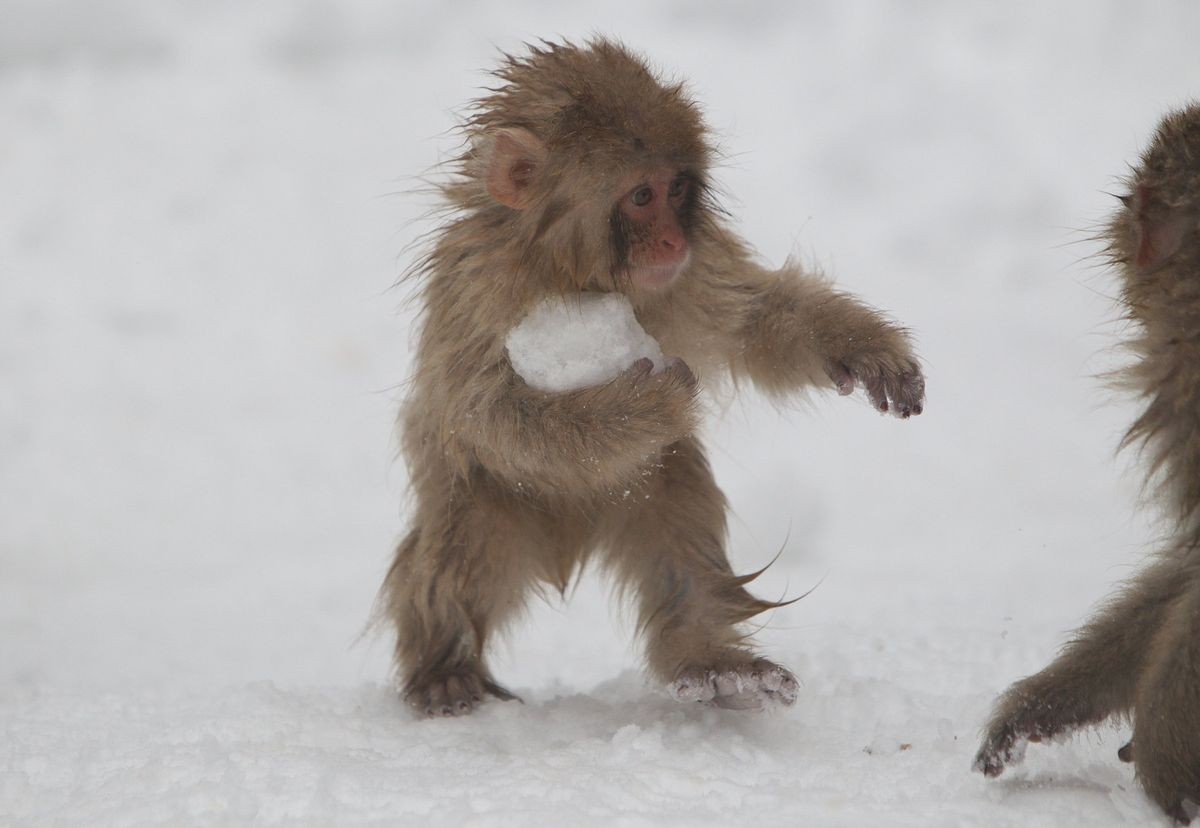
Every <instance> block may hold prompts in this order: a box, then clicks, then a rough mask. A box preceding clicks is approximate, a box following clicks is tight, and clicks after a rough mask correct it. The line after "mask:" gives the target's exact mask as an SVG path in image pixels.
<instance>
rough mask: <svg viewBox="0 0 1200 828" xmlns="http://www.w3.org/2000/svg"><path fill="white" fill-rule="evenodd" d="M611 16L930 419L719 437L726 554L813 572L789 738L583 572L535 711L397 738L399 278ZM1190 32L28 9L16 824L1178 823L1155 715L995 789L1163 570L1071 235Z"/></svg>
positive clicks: (1188, 46) (942, 19)
mask: <svg viewBox="0 0 1200 828" xmlns="http://www.w3.org/2000/svg"><path fill="white" fill-rule="evenodd" d="M593 31H600V32H608V33H611V34H614V35H618V36H621V37H623V38H624V39H625V40H626V41H627V42H628V43H629V44H630V45H631V46H633V47H635V48H638V49H641V50H643V51H645V52H647V53H649V54H650V55H651V56H652V58H653V60H654V62H655V63H656V64H657V65H658V66H660V67H663V68H664V69H665V70H666V71H667V72H668V73H670V74H672V75H674V76H678V77H686V78H689V79H690V81H691V84H692V87H693V89H694V91H695V92H696V94H697V96H698V97H699V98H700V99H701V100H702V101H703V103H704V109H705V112H706V113H707V117H708V118H709V120H710V121H711V123H712V125H713V127H714V128H715V130H716V131H717V133H718V136H719V140H720V142H721V145H722V148H723V149H724V153H725V154H724V157H725V161H724V162H723V163H722V166H721V168H720V169H719V170H718V171H717V177H718V179H719V183H720V184H721V187H722V190H723V191H725V192H728V193H730V194H731V195H730V196H728V197H727V198H725V205H726V207H727V208H728V209H729V210H730V211H731V213H732V214H733V215H734V217H735V226H736V227H737V229H738V230H739V231H740V232H742V233H744V234H745V235H746V236H747V238H748V239H749V240H750V241H751V242H752V243H754V244H755V246H756V247H757V248H758V249H759V251H760V252H761V254H762V256H763V258H764V259H765V260H767V261H770V262H773V263H781V262H783V261H784V260H785V259H786V258H787V257H788V256H789V255H790V254H792V253H797V254H799V256H800V257H801V258H802V259H805V260H808V261H812V262H814V263H816V264H819V265H820V266H822V267H823V268H824V269H825V270H827V271H828V272H830V273H831V274H832V275H834V276H835V277H836V278H837V280H838V282H839V283H840V284H841V285H842V286H843V287H845V288H847V289H849V290H852V291H854V292H856V293H858V294H860V295H862V296H863V297H865V298H866V299H867V300H869V301H871V302H873V303H875V304H877V305H879V306H881V307H883V308H886V309H888V310H889V311H890V312H892V313H893V314H894V315H895V316H896V317H897V318H898V319H899V320H901V321H902V322H903V323H904V324H906V325H909V326H911V327H912V328H913V329H914V330H915V331H916V332H917V333H918V336H919V342H920V348H921V352H922V354H923V356H924V357H925V358H926V360H927V361H928V366H929V372H928V373H929V401H928V405H927V406H926V409H925V413H924V414H923V415H922V416H921V417H919V418H915V419H913V420H910V421H906V422H901V421H898V420H891V419H888V418H883V417H879V416H877V415H876V414H875V413H874V412H872V411H871V410H870V408H869V406H867V405H866V404H865V403H864V402H863V401H862V400H861V399H845V398H838V397H837V396H836V394H834V393H832V392H830V393H829V394H826V395H823V396H820V397H818V398H816V400H815V402H814V403H813V404H811V405H808V406H806V410H804V411H800V410H791V409H787V410H783V411H779V410H777V409H776V408H774V407H772V406H771V405H770V404H767V403H764V402H763V401H762V400H761V399H760V398H759V397H757V396H755V395H754V394H752V393H750V392H748V391H744V392H742V393H741V394H740V396H739V397H738V402H736V403H735V404H733V405H731V406H729V407H728V410H727V411H725V412H723V413H722V414H721V415H720V416H714V417H713V419H712V420H711V421H710V423H709V424H708V426H707V428H706V439H707V442H708V445H709V446H710V448H711V451H710V454H711V461H712V464H713V467H714V470H715V473H716V475H717V478H718V479H719V480H720V481H721V484H722V486H723V488H724V489H725V491H726V494H727V495H728V497H729V499H730V502H731V504H732V509H733V517H732V519H731V541H730V556H731V558H732V561H733V565H734V566H735V567H736V568H737V569H738V570H739V571H743V572H745V571H751V570H753V569H757V568H758V567H760V566H762V565H763V564H765V563H766V562H767V561H769V560H770V559H771V558H772V557H773V556H774V555H775V554H776V553H777V552H780V557H779V560H778V561H777V562H776V563H775V564H774V565H773V566H772V567H771V568H770V569H768V570H767V572H766V573H765V574H764V575H763V576H762V577H761V578H760V579H759V580H758V582H757V583H756V585H755V589H756V590H758V592H759V593H760V594H762V595H765V596H768V597H772V598H774V597H778V596H783V595H789V596H790V595H796V594H799V593H801V592H803V591H805V590H807V589H810V588H812V587H816V588H815V589H814V590H813V592H812V593H811V594H810V595H809V596H808V597H806V598H804V600H802V601H799V602H797V603H796V604H794V605H792V606H789V607H786V608H783V609H781V610H779V611H777V612H774V613H771V614H770V615H769V616H767V617H765V618H764V619H762V620H763V621H764V623H765V628H764V629H763V630H762V631H761V632H760V633H759V635H758V638H759V640H760V641H761V642H762V644H763V647H764V650H765V651H766V653H767V654H768V655H769V656H771V657H773V658H775V659H777V660H779V661H780V662H782V663H784V664H786V665H788V666H789V667H791V668H792V669H793V670H795V672H796V674H797V676H798V677H799V679H800V681H801V687H800V693H799V697H798V699H797V701H796V703H795V705H793V706H792V707H790V708H788V709H787V710H785V711H781V712H779V713H777V714H775V715H770V716H755V715H746V714H739V713H733V712H725V711H713V710H705V709H703V708H701V707H699V706H682V707H681V706H679V705H678V704H676V703H675V702H673V701H672V700H671V699H670V698H668V697H667V695H666V693H665V691H664V690H663V689H662V688H659V687H654V686H651V685H649V684H647V683H646V682H645V681H644V680H643V678H642V676H641V675H640V673H639V672H638V671H637V667H636V665H637V663H638V660H637V659H638V654H637V649H636V648H635V647H634V646H632V645H631V643H630V642H631V640H632V637H633V630H632V624H631V623H629V621H628V617H627V615H626V614H625V613H622V612H619V611H618V610H616V609H614V608H613V607H612V606H611V603H610V601H609V600H608V596H607V594H606V588H605V586H604V584H603V582H602V581H601V579H599V578H598V577H596V575H595V574H594V573H591V572H589V573H588V574H586V575H585V577H584V579H583V580H582V582H581V584H580V585H579V588H578V589H577V590H576V591H575V592H574V593H573V594H572V595H571V596H570V600H569V601H568V602H560V601H553V602H551V603H549V604H545V603H541V602H535V603H534V604H533V605H532V607H531V609H530V611H529V612H528V614H527V616H526V617H525V618H524V619H523V620H522V621H521V622H520V623H518V624H516V625H514V628H513V630H512V631H511V635H510V636H509V637H508V639H507V640H506V642H502V643H501V644H500V645H499V646H498V647H497V651H496V658H495V662H494V668H495V671H496V674H497V676H498V678H500V679H501V680H502V681H503V682H504V683H505V684H506V685H508V686H510V687H512V688H513V689H514V690H516V691H517V692H519V693H520V694H521V695H522V697H523V698H524V699H525V703H524V704H523V705H518V704H509V705H500V704H496V705H491V706H488V707H486V708H485V709H484V710H482V711H481V712H480V713H479V714H478V715H475V716H473V717H470V718H468V719H465V720H454V721H430V722H426V721H416V720H413V719H412V718H410V717H409V715H408V713H407V712H406V711H405V710H404V709H403V707H402V706H401V705H400V704H399V703H398V702H397V701H396V700H395V698H394V697H393V695H392V694H391V692H390V691H389V689H388V688H387V685H386V682H387V675H388V653H387V650H388V644H387V642H386V640H379V639H375V638H367V639H364V640H361V641H360V640H359V634H360V632H361V631H362V629H363V626H364V624H365V622H366V620H367V616H368V611H369V608H370V606H371V602H372V600H373V598H374V594H375V590H376V588H377V586H378V584H379V582H380V580H381V579H382V576H383V574H384V571H385V569H386V567H387V565H388V559H389V555H390V548H391V546H392V544H393V543H394V541H395V539H396V538H397V537H399V536H400V535H401V533H402V532H403V531H404V526H405V524H404V509H405V508H406V499H405V492H406V481H405V472H404V469H403V466H402V464H399V463H396V462H394V457H395V450H394V449H395V445H394V438H393V432H392V429H393V422H394V418H395V412H396V406H397V403H398V400H399V398H400V397H402V396H403V393H404V383H405V380H406V378H407V376H408V373H409V370H410V368H411V362H410V342H411V340H412V328H411V321H412V318H413V314H414V313H415V309H414V308H413V307H412V305H411V304H406V303H405V302H404V299H405V295H404V293H403V291H393V290H390V289H389V288H390V286H391V285H392V284H393V282H394V281H395V280H396V277H397V274H398V273H399V272H400V271H401V270H402V268H403V267H404V265H405V264H406V263H407V262H408V261H409V260H410V256H411V255H412V254H411V253H407V252H402V251H405V250H406V249H407V248H408V245H409V243H411V242H412V241H413V240H414V239H416V238H417V237H418V236H419V235H420V234H421V233H423V232H426V231H428V230H429V229H430V228H431V226H432V224H431V223H430V222H429V221H426V220H424V219H423V218H422V216H423V215H424V214H425V213H426V211H428V210H429V208H430V207H432V206H433V204H432V202H431V201H430V200H429V199H428V198H427V197H425V196H423V195H421V194H420V192H419V191H420V190H421V188H422V184H421V181H420V176H421V175H422V174H423V173H424V172H425V171H426V169H427V168H428V167H429V166H431V165H432V164H434V163H436V162H437V161H438V160H439V159H441V158H447V157H450V156H451V155H452V154H453V152H454V151H455V147H454V145H453V139H452V138H449V137H447V136H446V135H445V134H444V133H445V131H446V130H447V129H448V128H449V127H450V126H451V125H452V123H453V119H452V115H451V112H452V111H453V109H454V108H455V107H458V106H460V105H461V104H462V103H463V102H465V101H466V100H468V99H469V98H471V97H472V96H474V95H476V94H478V90H479V88H480V87H481V86H485V85H487V83H488V79H487V78H486V76H484V75H483V74H482V73H481V70H482V69H483V68H485V67H487V66H490V65H492V63H493V61H494V59H495V55H496V50H497V49H505V50H509V51H512V50H518V49H519V48H520V43H521V41H523V40H530V39H533V38H536V37H539V36H555V35H559V34H561V35H568V36H572V37H582V36H585V35H587V34H588V33H590V32H593ZM1196 31H1200V5H1197V4H1186V3H1172V2H1163V3H1139V4H1129V3H1123V2H1119V1H1118V0H1107V1H1106V2H1101V1H1100V0H1072V1H1068V2H1061V3H1053V4H1051V3H1044V2H1034V0H1018V1H1017V2H1013V3H1005V4H975V3H959V2H953V0H945V2H939V0H931V2H926V3H921V4H909V3H906V4H892V3H884V2H873V0H866V2H856V3H840V2H833V1H832V0H831V1H830V2H812V3H771V2H767V3H760V4H750V5H746V4H727V5H723V4H713V3H695V4H680V3H674V2H662V3H646V2H641V1H640V0H639V2H632V0H630V2H620V1H619V0H613V2H610V3H605V4H603V6H601V7H596V6H592V7H585V6H574V5H572V4H563V3H552V2H549V0H510V2H507V3H503V4H446V3H435V2H429V0H409V2H405V3H394V2H386V0H345V1H344V2H334V0H306V2H304V3H292V2H286V1H285V0H265V1H264V2H261V3H253V4H245V3H164V2H158V0H95V2H88V3H84V2H75V0H10V2H8V3H5V4H3V5H2V6H0V124H3V128H2V129H0V824H2V825H57V824H65V825H94V824H109V823H112V824H183V823H213V824H241V823H247V822H252V821H254V822H258V823H263V824H272V823H281V822H287V823H298V824H307V825H330V824H338V825H353V824H362V823H364V822H369V821H377V822H386V823H397V824H412V825H422V826H424V825H472V826H504V825H518V824H520V825H526V824H564V823H569V824H571V825H578V826H591V825H596V826H599V825H627V826H640V825H646V826H651V825H654V826H658V825H703V824H708V825H729V824H737V825H743V824H753V825H764V826H770V825H780V826H784V825H786V826H793V825H797V824H812V825H862V824H887V825H913V826H931V825H932V826H939V825H945V826H959V825H987V826H995V825H999V826H1004V825H1009V826H1055V827H1056V828H1057V826H1064V825H1131V824H1153V825H1159V824H1165V821H1164V820H1163V819H1162V818H1161V817H1160V815H1159V814H1158V813H1157V812H1156V810H1155V809H1154V807H1153V806H1152V805H1151V803H1150V802H1149V801H1148V800H1147V799H1146V798H1145V797H1144V796H1143V794H1142V793H1141V792H1140V790H1139V789H1138V787H1137V785H1136V783H1135V782H1134V779H1133V770H1132V768H1130V767H1129V766H1127V765H1124V764H1122V763H1120V762H1119V761H1117V759H1116V751H1117V749H1118V747H1119V746H1120V745H1121V744H1122V743H1123V742H1122V739H1123V738H1124V736H1125V735H1126V734H1127V733H1128V730H1127V728H1117V729H1112V728H1102V729H1100V730H1097V731H1093V732H1090V733H1088V734H1084V735H1082V736H1080V737H1078V738H1074V739H1071V740H1069V741H1067V742H1066V743H1065V744H1061V745H1048V746H1047V745H1033V746H1031V747H1030V749H1029V751H1028V755H1027V758H1026V761H1025V764H1024V765H1023V766H1022V767H1020V768H1019V769H1016V770H1015V771H1013V772H1011V773H1010V774H1006V775H1005V776H1004V777H1002V778H1001V779H999V780H997V781H988V780H985V779H984V778H983V777H982V776H980V775H978V774H975V773H972V772H971V771H970V764H971V758H972V756H973V754H974V751H975V748H976V746H977V739H978V731H979V727H980V725H981V723H982V721H983V719H984V717H985V716H986V714H987V711H988V708H989V706H990V704H991V702H992V700H993V698H994V697H995V695H996V694H997V693H998V692H999V691H1001V690H1002V689H1003V688H1004V687H1005V686H1006V685H1007V684H1008V683H1009V682H1011V681H1012V680H1013V679H1015V678H1017V677H1019V676H1022V675H1025V674H1027V673H1029V672H1032V671H1034V670H1036V669H1038V668H1040V667H1041V666H1042V665H1044V664H1045V663H1046V661H1047V660H1048V659H1049V658H1051V657H1052V655H1053V654H1054V652H1055V651H1056V649H1057V647H1058V646H1059V645H1060V644H1061V643H1062V642H1063V641H1064V640H1065V637H1066V635H1067V633H1068V631H1069V630H1070V629H1071V628H1072V627H1073V626H1075V625H1076V624H1078V623H1079V622H1080V621H1081V620H1082V619H1083V618H1084V617H1085V615H1086V613H1087V612H1088V610H1089V608H1090V607H1092V606H1094V605H1095V603H1096V602H1097V601H1099V600H1100V599H1101V598H1102V597H1103V596H1104V595H1105V594H1106V593H1107V592H1108V591H1109V590H1110V588H1111V587H1112V585H1113V584H1114V583H1115V582H1117V581H1118V580H1120V579H1121V578H1123V577H1126V576H1127V575H1129V574H1130V572H1132V571H1133V568H1134V567H1135V566H1136V565H1137V564H1138V563H1139V562H1140V561H1141V560H1142V558H1143V556H1144V554H1145V553H1146V552H1147V551H1148V550H1149V549H1150V548H1151V547H1150V545H1149V544H1150V540H1151V539H1152V538H1153V537H1154V531H1155V527H1153V526H1150V525H1148V521H1147V519H1146V517H1145V516H1144V515H1143V514H1142V513H1140V512H1138V511H1137V510H1136V508H1135V502H1136V498H1137V495H1138V487H1137V477H1136V475H1134V476H1130V475H1127V474H1123V472H1122V470H1123V469H1124V467H1125V466H1126V465H1127V463H1126V462H1122V461H1114V460H1113V454H1112V452H1113V448H1114V446H1115V445H1116V442H1117V440H1118V438H1119V435H1120V433H1121V431H1122V429H1123V428H1124V426H1125V425H1127V424H1128V422H1129V421H1130V418H1131V417H1132V415H1133V412H1134V410H1135V409H1134V407H1133V406H1132V405H1131V404H1130V403H1129V402H1128V401H1124V400H1117V401H1115V402H1114V401H1113V398H1112V397H1111V396H1110V395H1109V394H1108V393H1107V392H1104V391H1103V390H1102V389H1101V385H1100V382H1099V381H1098V380H1097V379H1096V378H1095V375H1096V374H1097V373H1099V372H1101V371H1103V370H1104V369H1105V368H1106V367H1109V366H1110V365H1111V364H1112V362H1113V356H1112V354H1111V350H1110V349H1111V346H1112V344H1113V342H1114V341H1115V335H1116V334H1117V333H1119V326H1118V324H1117V322H1116V316H1117V314H1116V311H1115V308H1114V305H1113V303H1112V300H1111V298H1110V297H1111V296H1112V295H1113V293H1114V290H1113V284H1112V281H1111V279H1110V278H1109V277H1108V276H1106V275H1105V273H1104V271H1103V268H1102V267H1099V266H1098V265H1097V263H1096V261H1095V260H1093V259H1089V258H1088V256H1089V255H1090V254H1092V253H1093V252H1095V250H1096V245H1095V244H1094V243H1091V242H1089V241H1088V238H1089V236H1090V235H1092V233H1091V229H1092V228H1093V227H1094V225H1095V224H1096V223H1097V222H1098V221H1100V220H1102V219H1103V217H1104V216H1105V215H1106V214H1107V212H1108V211H1109V210H1110V209H1111V208H1112V207H1113V205H1114V204H1115V202H1114V200H1113V199H1112V197H1111V196H1110V195H1108V193H1113V192H1118V189H1117V188H1118V186H1119V185H1118V184H1117V181H1116V179H1117V177H1118V176H1119V175H1120V174H1121V173H1122V172H1123V171H1124V170H1125V163H1126V162H1127V161H1129V160H1130V159H1132V158H1134V157H1135V156H1136V153H1137V152H1138V151H1139V149H1140V148H1141V146H1142V145H1143V143H1144V142H1145V140H1146V138H1147V136H1148V135H1149V133H1150V131H1151V130H1152V128H1153V126H1154V123H1155V121H1156V120H1157V118H1158V117H1159V115H1160V114H1161V112H1162V111H1163V110H1164V109H1165V108H1166V107H1168V106H1170V105H1174V104H1179V103H1181V102H1182V101H1184V100H1185V99H1187V98H1188V97H1189V96H1194V95H1196V94H1197V91H1198V88H1200V87H1198V84H1200V50H1197V49H1196V48H1195V42H1194V41H1195V32H1196ZM413 191H417V192H415V193H414V192H413ZM398 307H399V308H401V309H400V310H399V312H397V308H398ZM906 746H907V747H906Z"/></svg>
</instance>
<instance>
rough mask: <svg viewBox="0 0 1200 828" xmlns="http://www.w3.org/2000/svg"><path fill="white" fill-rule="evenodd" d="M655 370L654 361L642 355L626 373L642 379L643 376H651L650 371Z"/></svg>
mask: <svg viewBox="0 0 1200 828" xmlns="http://www.w3.org/2000/svg"><path fill="white" fill-rule="evenodd" d="M653 370H654V362H653V361H652V360H650V359H649V358H647V357H642V358H641V359H639V360H637V361H636V362H634V363H633V365H630V366H629V368H628V369H627V370H626V373H627V374H629V375H630V376H631V377H633V378H634V379H642V378H643V377H648V376H650V373H651V372H652V371H653Z"/></svg>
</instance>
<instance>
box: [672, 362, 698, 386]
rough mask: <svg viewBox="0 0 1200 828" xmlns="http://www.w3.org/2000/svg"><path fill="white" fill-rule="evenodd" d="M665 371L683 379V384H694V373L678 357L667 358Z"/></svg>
mask: <svg viewBox="0 0 1200 828" xmlns="http://www.w3.org/2000/svg"><path fill="white" fill-rule="evenodd" d="M666 372H667V373H668V374H672V375H673V376H676V377H678V378H679V379H681V380H683V382H684V384H685V385H688V386H693V385H695V384H696V375H695V374H694V373H692V369H691V368H690V367H689V366H688V364H687V363H686V362H684V361H683V360H682V359H680V358H679V357H668V358H667V371H666Z"/></svg>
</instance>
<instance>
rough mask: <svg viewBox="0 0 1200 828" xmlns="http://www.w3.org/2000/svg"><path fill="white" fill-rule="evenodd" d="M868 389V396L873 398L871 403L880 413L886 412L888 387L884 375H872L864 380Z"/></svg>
mask: <svg viewBox="0 0 1200 828" xmlns="http://www.w3.org/2000/svg"><path fill="white" fill-rule="evenodd" d="M863 385H864V386H865V387H866V389H867V397H868V398H869V399H870V400H871V405H873V406H874V407H875V410H876V411H878V412H879V413H880V414H886V413H887V411H888V399H887V387H886V385H885V384H884V381H883V377H872V378H870V379H868V380H865V381H864V382H863Z"/></svg>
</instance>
